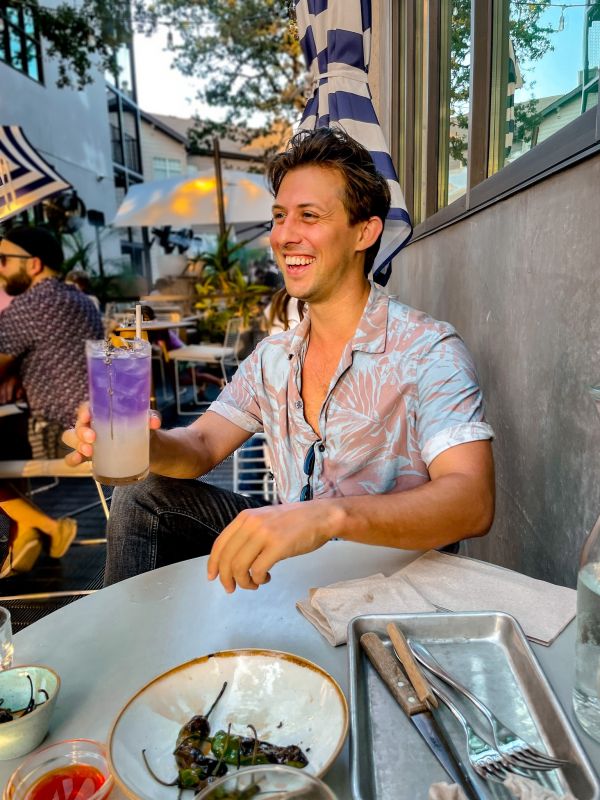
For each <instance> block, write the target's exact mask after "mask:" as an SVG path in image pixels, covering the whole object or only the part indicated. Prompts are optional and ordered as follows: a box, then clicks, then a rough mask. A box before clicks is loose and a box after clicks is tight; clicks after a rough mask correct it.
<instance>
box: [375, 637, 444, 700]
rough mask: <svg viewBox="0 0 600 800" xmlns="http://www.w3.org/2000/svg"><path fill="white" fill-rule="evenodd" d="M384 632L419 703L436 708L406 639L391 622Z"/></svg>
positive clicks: (434, 698) (425, 680)
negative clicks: (386, 633)
mask: <svg viewBox="0 0 600 800" xmlns="http://www.w3.org/2000/svg"><path fill="white" fill-rule="evenodd" d="M386 630H387V632H388V636H389V637H390V640H391V642H392V645H393V646H394V650H395V651H396V655H397V656H398V658H399V659H400V662H401V664H402V666H403V667H404V669H405V671H406V674H407V675H408V677H409V678H410V682H411V683H412V685H413V686H414V688H415V692H416V693H417V697H418V698H419V700H421V702H423V703H425V704H426V705H429V706H433V707H434V708H437V704H438V701H437V697H436V696H435V695H434V693H433V690H432V688H431V685H430V683H429V681H428V680H427V678H426V677H425V675H424V674H423V672H422V670H421V667H420V666H419V665H418V664H417V662H416V660H415V657H414V656H413V654H412V651H411V649H410V647H409V646H408V642H407V641H406V637H405V636H404V634H403V633H402V631H401V630H400V628H398V627H397V626H396V625H394V623H393V622H390V623H388V625H387V627H386Z"/></svg>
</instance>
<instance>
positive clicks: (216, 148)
mask: <svg viewBox="0 0 600 800" xmlns="http://www.w3.org/2000/svg"><path fill="white" fill-rule="evenodd" d="M213 155H214V159H215V176H216V178H217V208H218V212H219V233H220V234H221V237H222V238H223V239H225V201H224V198H223V173H222V172H221V147H220V144H219V137H218V136H215V137H214V139H213Z"/></svg>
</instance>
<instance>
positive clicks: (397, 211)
mask: <svg viewBox="0 0 600 800" xmlns="http://www.w3.org/2000/svg"><path fill="white" fill-rule="evenodd" d="M295 9H296V18H297V21H298V32H299V36H300V45H301V47H302V52H303V53H304V59H305V61H306V67H307V70H308V71H309V74H310V78H311V80H312V91H311V98H310V99H309V101H308V103H307V105H306V109H305V111H304V114H303V116H302V120H301V122H300V128H304V129H307V130H312V129H314V128H320V127H325V126H335V125H339V126H340V127H342V128H343V129H344V130H345V131H346V133H348V134H349V135H350V136H352V137H353V138H354V139H356V140H357V141H359V142H360V143H361V144H362V145H364V146H365V147H366V148H367V150H369V152H370V153H371V156H372V157H373V160H374V162H375V165H376V167H377V169H378V170H379V172H381V174H382V175H384V177H385V178H386V179H387V182H388V184H389V187H390V192H391V195H392V205H391V208H390V213H389V214H388V217H387V220H386V224H385V231H384V234H383V239H382V242H381V248H380V250H379V253H378V255H377V259H376V261H375V265H374V272H373V280H374V281H375V282H376V283H379V284H381V285H382V286H385V285H386V283H387V282H388V280H389V277H390V272H391V261H392V259H393V258H394V256H395V255H396V254H397V253H398V252H399V250H401V248H402V247H403V246H404V245H405V244H406V243H407V242H408V240H409V239H410V235H411V233H412V225H411V222H410V217H409V215H408V212H407V210H406V204H405V202H404V196H403V194H402V190H401V188H400V184H399V183H398V176H397V175H396V170H395V169H394V165H393V163H392V159H391V156H390V153H389V149H388V146H387V144H386V142H385V139H384V136H383V131H382V130H381V126H380V125H379V121H378V119H377V114H376V113H375V109H374V108H373V102H372V99H371V91H370V89H369V81H368V69H369V57H370V51H371V0H296V4H295Z"/></svg>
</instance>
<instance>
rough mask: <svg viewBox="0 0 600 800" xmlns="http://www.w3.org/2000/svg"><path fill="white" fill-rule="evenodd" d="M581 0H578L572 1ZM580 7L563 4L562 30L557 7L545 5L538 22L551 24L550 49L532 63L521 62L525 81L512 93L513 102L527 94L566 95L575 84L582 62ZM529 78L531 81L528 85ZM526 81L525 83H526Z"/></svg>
mask: <svg viewBox="0 0 600 800" xmlns="http://www.w3.org/2000/svg"><path fill="white" fill-rule="evenodd" d="M575 1H576V2H577V1H578V2H581V0H575ZM583 11H584V10H583V8H581V7H579V6H573V7H571V8H569V6H565V8H564V30H562V31H558V30H557V29H558V27H559V20H560V15H561V8H559V7H552V8H549V9H548V10H547V11H546V12H545V13H544V14H543V15H542V16H541V17H540V21H539V24H540V25H544V26H545V25H551V26H552V27H553V28H554V30H555V31H556V32H555V33H552V34H551V42H552V45H553V47H554V50H553V51H551V52H548V53H546V55H545V56H544V57H543V58H542V59H541V60H540V61H537V62H536V63H535V64H534V65H531V64H522V65H521V67H522V69H523V71H524V72H525V73H526V76H527V83H526V84H525V86H524V87H523V89H522V90H521V91H520V92H517V93H515V101H516V102H519V101H523V100H524V99H528V98H530V97H536V98H538V97H549V96H552V95H560V94H566V93H567V92H570V91H571V89H574V88H575V87H576V86H577V82H578V78H579V70H581V68H582V66H583V63H582V41H583ZM532 81H535V83H534V84H533V86H531V83H532ZM528 84H529V85H528Z"/></svg>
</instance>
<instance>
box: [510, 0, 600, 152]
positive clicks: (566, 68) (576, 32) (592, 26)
mask: <svg viewBox="0 0 600 800" xmlns="http://www.w3.org/2000/svg"><path fill="white" fill-rule="evenodd" d="M508 28H509V33H508V78H507V129H506V142H505V148H504V157H503V158H500V159H499V163H498V168H500V167H502V166H504V164H507V163H510V162H512V161H514V160H515V159H517V158H519V157H520V156H522V155H523V154H524V153H527V152H529V150H531V149H532V148H533V147H535V146H536V145H538V144H540V143H541V142H543V141H545V140H546V139H547V138H548V137H549V136H552V134H553V133H556V132H557V131H558V130H559V129H560V128H564V127H565V125H568V124H569V122H572V121H573V120H574V119H576V118H577V117H579V116H580V115H581V114H582V113H585V111H587V110H588V109H589V108H591V107H592V106H594V105H596V104H597V103H598V64H599V62H600V3H593V4H590V5H588V6H587V7H586V6H583V5H582V4H581V3H579V4H578V5H561V6H555V5H550V6H545V5H543V4H542V3H527V4H525V3H523V2H520V0H511V2H510V8H509V22H508ZM582 43H583V45H582ZM511 110H512V113H511Z"/></svg>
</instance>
